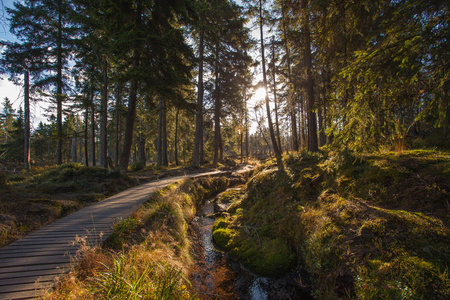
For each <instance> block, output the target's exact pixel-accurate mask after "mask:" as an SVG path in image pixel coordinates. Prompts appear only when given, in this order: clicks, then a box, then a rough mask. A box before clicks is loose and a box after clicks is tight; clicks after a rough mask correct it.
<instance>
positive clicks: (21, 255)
mask: <svg viewBox="0 0 450 300" xmlns="http://www.w3.org/2000/svg"><path fill="white" fill-rule="evenodd" d="M76 253H77V251H76V250H66V249H61V250H50V251H25V252H13V253H6V254H2V253H0V261H1V260H4V259H12V258H25V257H35V256H55V255H69V256H70V255H75V254H76Z"/></svg>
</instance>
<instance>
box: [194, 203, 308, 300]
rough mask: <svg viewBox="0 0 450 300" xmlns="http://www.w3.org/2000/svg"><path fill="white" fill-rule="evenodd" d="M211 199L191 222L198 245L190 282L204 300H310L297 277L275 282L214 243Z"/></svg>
mask: <svg viewBox="0 0 450 300" xmlns="http://www.w3.org/2000/svg"><path fill="white" fill-rule="evenodd" d="M212 213H214V207H213V203H212V200H210V201H207V202H206V204H205V205H204V206H203V207H202V210H201V212H200V214H199V215H198V216H197V217H196V218H195V220H194V221H193V223H192V225H193V226H192V228H193V230H194V234H195V236H196V237H197V241H196V243H195V260H196V264H195V270H193V272H192V274H194V275H193V276H192V277H191V283H192V285H193V289H194V291H195V292H196V293H197V296H198V297H200V298H201V299H255V300H260V299H261V300H264V299H311V297H310V296H309V295H308V294H307V293H306V292H305V290H304V289H302V287H301V285H300V283H299V280H298V274H290V275H286V276H285V277H283V278H279V279H272V278H265V277H260V276H257V275H254V274H252V273H251V272H248V271H247V270H245V269H244V268H243V267H242V266H241V265H240V264H239V263H237V262H235V261H233V260H232V259H231V258H229V257H228V256H227V255H226V254H225V253H223V252H221V251H218V250H217V249H216V248H215V247H214V245H213V242H212V225H213V224H214V219H212V218H208V217H206V216H207V215H210V214H212Z"/></svg>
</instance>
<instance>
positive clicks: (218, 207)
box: [214, 203, 231, 213]
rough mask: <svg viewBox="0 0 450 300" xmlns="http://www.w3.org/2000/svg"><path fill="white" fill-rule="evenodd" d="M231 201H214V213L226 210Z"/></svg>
mask: <svg viewBox="0 0 450 300" xmlns="http://www.w3.org/2000/svg"><path fill="white" fill-rule="evenodd" d="M230 206H231V203H214V213H221V212H226V211H227V210H228V208H229V207H230Z"/></svg>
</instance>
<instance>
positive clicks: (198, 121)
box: [192, 26, 205, 167]
mask: <svg viewBox="0 0 450 300" xmlns="http://www.w3.org/2000/svg"><path fill="white" fill-rule="evenodd" d="M204 35H205V33H204V28H203V26H202V27H201V29H200V42H199V52H200V53H199V60H200V62H199V66H198V88H197V111H196V115H195V139H194V153H193V156H192V165H193V166H195V167H198V166H200V164H201V163H202V159H201V158H202V157H203V155H202V152H203V147H202V145H203V55H204V54H203V51H204V49H203V48H204V45H203V39H204Z"/></svg>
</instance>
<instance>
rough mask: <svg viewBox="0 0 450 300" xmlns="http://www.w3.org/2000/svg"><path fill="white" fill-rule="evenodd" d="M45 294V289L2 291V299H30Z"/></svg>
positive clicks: (0, 295)
mask: <svg viewBox="0 0 450 300" xmlns="http://www.w3.org/2000/svg"><path fill="white" fill-rule="evenodd" d="M42 294H43V290H36V289H35V290H28V291H21V292H15V293H14V292H13V293H4V294H1V293H0V300H28V299H36V298H38V297H39V296H41V295H42Z"/></svg>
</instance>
